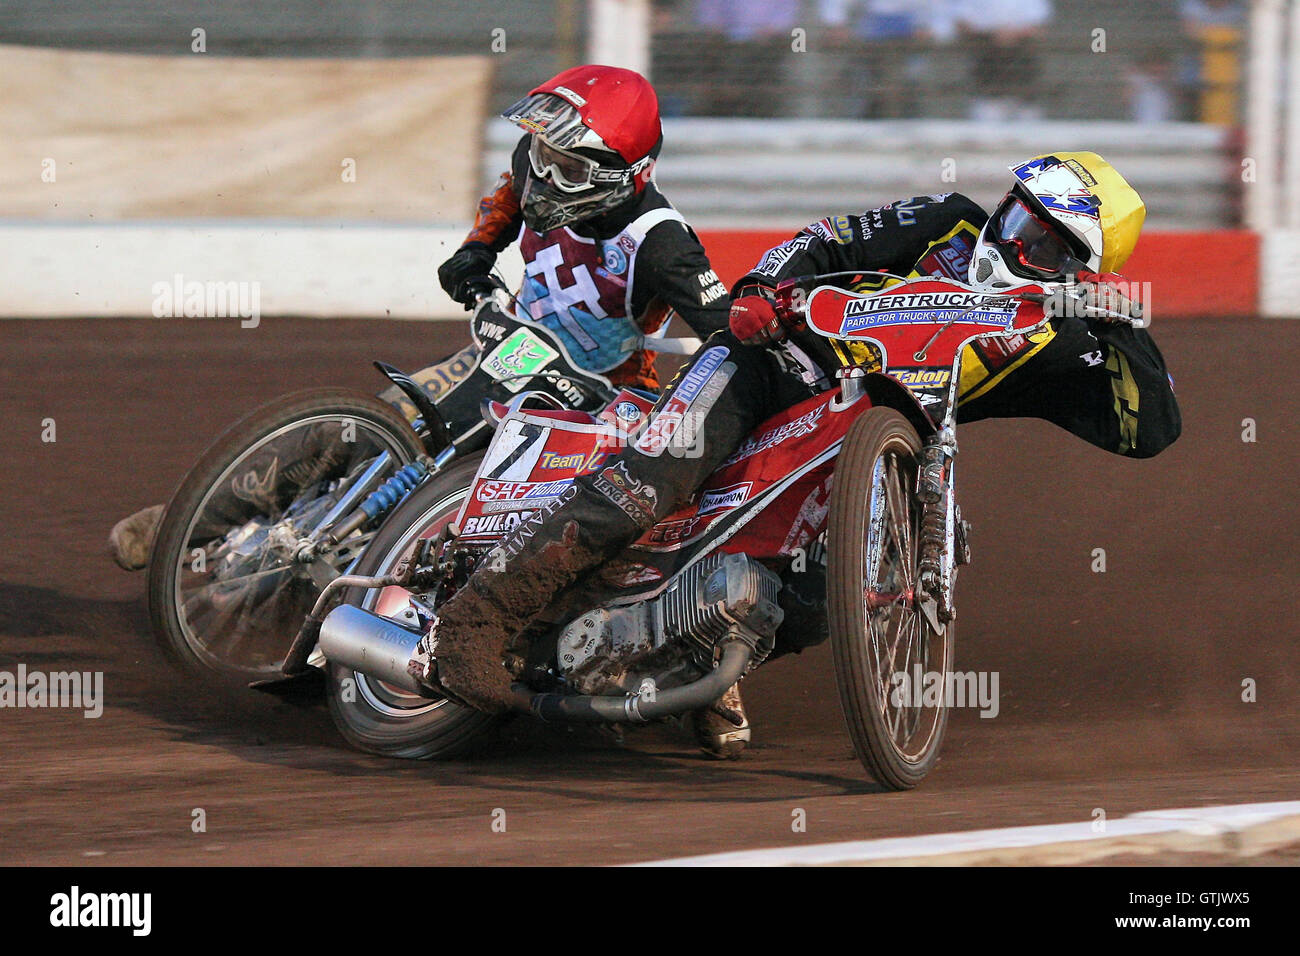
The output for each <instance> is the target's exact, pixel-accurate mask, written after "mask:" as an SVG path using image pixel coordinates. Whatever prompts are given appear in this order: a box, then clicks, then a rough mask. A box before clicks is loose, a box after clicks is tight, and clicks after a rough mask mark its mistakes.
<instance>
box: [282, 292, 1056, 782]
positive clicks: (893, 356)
mask: <svg viewBox="0 0 1300 956" xmlns="http://www.w3.org/2000/svg"><path fill="white" fill-rule="evenodd" d="M830 278H834V276H823V277H819V278H818V279H814V280H803V281H802V282H800V283H794V284H788V285H785V286H783V287H782V288H781V290H779V293H778V299H779V302H780V303H781V304H782V305H783V307H784V308H787V309H789V310H791V311H797V312H800V313H802V315H803V317H804V318H805V319H806V321H807V323H808V325H809V327H810V328H812V329H813V330H814V331H816V332H817V333H819V334H821V335H823V336H826V337H828V338H832V339H839V340H843V341H848V342H854V343H868V344H870V345H871V346H874V351H875V353H876V356H877V359H878V365H875V366H865V365H864V366H858V367H847V368H844V369H842V370H841V371H840V374H839V381H838V386H837V387H836V388H833V389H831V390H829V391H827V392H824V393H822V394H820V395H817V396H815V397H812V398H809V399H807V400H806V401H804V402H801V403H800V404H797V405H795V406H793V407H791V408H788V409H786V410H784V411H782V412H781V413H779V414H778V415H775V416H774V417H772V418H771V419H769V420H767V421H766V422H764V423H763V424H762V425H760V426H759V427H758V428H757V429H756V430H755V431H754V432H753V433H752V434H751V435H750V436H749V437H748V438H747V439H746V440H745V441H744V442H743V443H742V444H741V445H740V447H739V448H737V449H736V451H735V452H734V454H732V455H731V456H730V457H729V458H728V459H727V460H726V461H725V462H723V463H722V465H721V466H720V467H719V468H717V469H716V470H715V471H714V472H713V474H712V475H711V476H710V477H709V479H708V480H707V481H706V482H705V483H704V485H703V486H702V487H701V488H700V489H699V491H698V492H697V494H696V495H695V496H694V497H693V499H692V500H691V501H690V503H689V504H688V505H687V506H686V507H683V508H681V509H679V510H678V511H676V512H674V513H673V514H670V515H668V516H667V517H666V518H664V519H663V520H662V521H660V522H659V523H658V524H656V525H655V526H654V527H653V528H651V529H650V530H649V531H648V532H647V533H646V534H645V535H644V536H643V537H641V538H640V539H639V540H637V541H636V542H634V543H633V544H632V545H631V546H630V547H628V548H627V549H626V550H625V551H624V552H623V553H621V554H620V555H618V556H617V557H616V558H615V559H614V560H612V561H609V562H608V563H607V564H606V565H604V566H602V567H601V568H599V569H597V570H596V571H595V572H594V573H592V574H591V575H590V576H588V578H587V579H585V580H584V581H583V582H581V583H580V584H579V585H578V586H576V587H575V588H572V589H570V590H569V591H568V592H566V593H565V594H563V595H562V596H561V597H560V598H558V599H557V600H556V602H555V603H554V604H553V605H552V606H551V608H549V609H548V611H547V612H546V613H545V614H543V616H542V620H541V621H540V622H538V623H537V624H535V625H533V626H530V627H529V628H528V629H527V630H526V631H525V632H524V633H523V634H521V635H518V636H517V637H516V639H515V640H514V642H513V643H512V644H511V647H510V649H509V651H508V653H507V656H506V658H505V660H504V661H503V666H505V667H507V668H508V669H509V670H510V671H511V673H512V674H513V675H514V678H515V684H514V690H515V693H516V696H517V701H516V703H517V707H518V709H519V710H521V711H525V712H529V713H531V714H533V715H535V716H538V717H541V718H543V719H546V720H557V721H564V720H568V721H589V722H590V721H594V722H608V723H623V724H627V723H645V722H649V721H654V720H659V719H664V718H669V717H673V716H676V715H680V714H684V713H687V712H689V711H691V710H695V709H697V708H699V707H702V706H706V705H708V704H709V703H711V702H713V701H714V700H716V699H718V698H719V697H720V696H721V695H722V693H723V692H724V691H725V690H726V689H727V688H728V687H730V686H731V685H732V684H733V683H735V682H736V681H737V680H739V679H741V678H742V677H743V676H744V675H745V674H746V673H747V672H749V671H751V670H752V669H753V668H754V667H756V666H758V665H759V664H761V663H762V662H763V661H764V660H765V659H766V658H767V657H768V656H769V655H770V654H771V653H772V651H773V649H774V647H776V646H779V645H781V644H782V643H783V642H782V640H781V639H782V638H783V637H786V638H788V639H787V640H786V641H784V643H785V644H786V645H787V646H788V645H790V644H792V643H793V644H794V645H796V646H797V645H798V643H799V641H800V639H801V635H800V634H797V633H796V634H787V635H782V633H781V629H782V628H787V629H789V628H796V629H798V630H800V631H807V629H808V627H809V625H808V621H807V618H806V616H801V617H800V619H799V620H798V621H795V620H794V617H795V615H793V614H792V613H791V612H792V603H791V601H790V600H789V598H790V592H791V588H792V586H793V584H794V578H795V577H796V576H797V575H798V573H800V571H801V570H802V571H806V570H807V568H808V566H809V565H810V564H812V565H820V566H822V567H824V581H825V585H824V597H825V617H824V623H823V624H822V625H821V626H822V627H823V628H824V629H828V630H829V639H830V642H831V647H832V652H833V659H834V666H835V672H836V678H837V684H838V687H839V692H840V699H841V702H842V704H843V711H844V715H845V719H846V721H847V724H848V728H849V733H850V735H851V737H852V741H853V746H854V749H855V752H856V753H857V756H858V758H859V759H860V760H861V762H862V764H863V766H864V767H865V768H866V769H867V771H868V772H869V773H870V774H871V776H872V777H874V778H875V779H876V780H877V781H878V782H879V783H880V784H881V785H883V786H884V787H887V788H890V789H895V790H902V789H907V788H911V787H914V786H916V785H917V784H918V783H920V781H921V780H922V779H923V778H924V777H925V776H926V774H927V773H929V771H930V770H931V769H932V768H933V767H934V765H935V762H936V760H937V759H938V756H939V751H940V745H941V743H942V740H943V736H944V730H945V726H946V723H947V717H948V713H947V707H946V706H945V702H944V700H943V699H942V695H939V696H940V699H938V700H937V701H936V700H934V699H932V695H918V694H904V695H900V694H898V693H895V692H893V691H894V690H895V688H896V686H897V675H899V674H905V675H909V676H910V675H912V674H914V673H916V672H917V671H918V670H919V671H920V672H922V673H925V674H937V675H939V677H940V679H946V678H947V676H948V675H950V674H951V672H952V668H953V653H954V630H955V628H954V625H955V617H956V605H955V599H954V589H955V584H956V577H957V570H958V568H959V567H960V566H961V565H963V564H965V563H967V562H968V561H969V549H968V546H967V537H968V530H969V529H968V525H967V524H966V522H964V521H963V520H962V517H961V511H960V508H959V507H958V505H957V500H956V472H955V460H956V457H957V437H956V407H957V386H958V377H959V372H960V362H961V355H962V351H963V349H964V347H965V346H966V345H968V344H969V343H971V342H973V341H975V340H976V339H981V338H1014V337H1017V336H1025V335H1028V334H1031V333H1032V332H1034V331H1035V330H1036V329H1039V328H1040V327H1042V326H1043V325H1045V324H1046V323H1047V321H1048V318H1049V309H1048V308H1047V305H1048V302H1049V297H1048V296H1047V295H1046V294H1045V293H1044V290H1043V288H1042V287H1040V286H1037V285H1025V286H1020V287H1016V288H1014V289H1009V290H1006V291H1003V292H998V293H989V292H988V291H982V290H978V289H975V288H973V287H970V286H966V285H963V284H960V283H956V282H952V281H949V280H946V279H934V278H920V279H911V280H905V279H900V278H898V277H891V278H892V279H893V280H894V284H893V285H891V286H889V287H888V288H886V289H884V290H882V291H879V292H875V293H872V294H856V293H853V292H849V291H845V290H844V289H841V288H837V287H835V286H831V285H827V284H824V283H825V280H826V279H830ZM527 404H528V402H527V395H526V394H523V395H520V396H518V397H517V398H516V399H515V400H513V401H512V402H510V403H509V405H501V404H498V403H488V407H487V408H486V410H485V414H487V415H488V416H489V417H490V418H491V419H492V420H493V422H494V424H495V434H494V436H493V439H492V443H491V445H490V446H489V448H488V450H487V453H486V455H485V457H484V458H483V459H482V460H481V462H467V463H465V465H464V466H463V468H464V470H465V471H466V473H464V474H461V473H459V472H457V471H455V470H454V469H453V470H452V471H449V472H448V473H445V474H441V475H438V476H436V477H435V478H434V479H433V480H431V481H429V482H427V483H426V484H424V485H423V486H421V487H420V488H418V489H416V490H415V491H414V492H413V493H412V494H411V495H410V496H409V498H407V500H405V501H404V502H403V503H402V504H401V505H400V506H399V507H398V508H397V509H396V510H395V511H394V512H393V513H392V514H391V515H390V516H389V518H388V519H387V521H386V522H385V523H384V524H383V525H382V526H381V527H380V529H379V531H378V532H377V533H376V535H375V538H374V540H373V541H372V542H371V543H370V546H369V548H368V549H367V550H366V553H365V555H364V556H363V557H362V559H361V561H360V562H359V563H358V566H357V567H356V568H355V573H353V574H350V575H346V576H345V577H343V578H340V579H339V580H337V581H336V582H334V584H332V585H331V586H330V588H329V589H328V590H327V593H325V594H323V595H322V597H321V600H320V601H319V602H318V603H317V606H316V609H315V610H314V612H313V615H312V616H311V617H310V618H309V619H308V623H307V625H305V626H304V628H303V631H302V632H301V633H300V635H299V640H298V645H299V646H300V648H303V649H305V648H306V647H307V646H308V645H313V646H314V645H315V643H316V641H317V639H318V640H319V646H318V647H314V649H315V650H318V651H319V652H320V653H319V654H317V655H315V656H316V658H317V659H320V658H323V659H324V661H325V662H326V663H325V666H326V667H327V668H328V673H329V677H330V680H329V686H328V700H329V705H330V710H331V714H332V716H333V718H334V720H335V722H336V724H337V725H338V727H339V729H340V731H341V732H342V733H343V735H344V736H345V737H346V738H347V739H348V740H349V741H350V742H351V743H352V744H354V745H355V746H357V747H360V748H362V749H364V750H368V751H371V752H374V753H380V754H386V755H390V756H398V757H408V758H428V757H442V756H447V755H450V754H453V753H456V752H459V751H460V750H462V749H463V748H464V747H466V746H467V745H469V744H470V743H471V742H472V741H473V740H475V739H476V738H478V737H480V736H481V735H483V734H485V733H488V732H489V731H490V729H491V727H492V725H493V723H494V721H495V720H496V719H497V718H496V717H493V716H489V715H487V714H483V713H480V712H478V711H475V710H473V709H471V708H469V707H467V706H465V705H463V704H461V703H458V702H456V701H454V700H452V699H449V698H447V697H444V696H441V695H439V694H438V693H437V692H436V691H435V690H433V689H431V688H429V687H428V686H426V685H424V684H422V683H421V682H420V681H419V680H418V679H417V678H416V677H414V676H412V674H411V673H410V672H408V663H409V662H410V660H411V658H412V657H413V655H414V653H415V648H416V644H417V642H418V641H419V640H420V639H421V637H422V636H423V635H424V634H425V633H427V632H428V630H429V628H430V627H431V626H432V624H433V622H434V620H435V618H436V615H437V610H438V606H439V605H440V603H441V602H443V601H445V600H446V599H447V598H448V597H449V596H450V595H451V594H454V593H455V591H456V590H457V589H458V588H459V587H461V586H463V585H464V583H465V581H466V580H467V579H468V577H469V575H470V574H471V573H472V572H473V569H474V567H475V565H476V564H477V563H478V562H480V561H481V560H483V559H484V556H485V555H487V554H489V553H490V551H491V549H492V548H493V547H494V546H495V545H496V543H497V542H498V541H500V540H501V538H502V537H503V536H504V535H505V534H507V533H508V532H509V531H511V530H512V529H513V528H515V527H517V526H518V525H519V523H520V522H522V521H526V520H527V519H528V518H529V517H531V516H532V515H534V514H535V513H536V512H537V510H538V509H540V508H543V507H545V506H546V505H547V504H548V503H549V502H552V501H554V500H555V499H556V498H557V497H558V496H560V495H562V494H563V493H564V490H565V489H566V488H567V487H568V485H569V484H570V483H571V482H572V481H573V479H574V478H575V477H577V476H578V475H582V474H588V473H591V472H594V471H597V470H599V469H601V468H602V467H603V465H604V463H605V461H606V460H607V459H608V457H609V455H610V454H611V453H612V452H613V451H614V450H616V448H617V447H618V445H619V444H620V442H622V441H626V440H627V436H628V434H629V433H632V434H635V433H636V430H637V429H638V427H639V426H640V424H641V423H642V422H643V421H644V419H645V418H646V417H647V415H648V414H649V411H650V407H649V403H648V402H646V401H644V400H638V398H637V397H636V396H631V395H626V394H625V395H622V396H619V397H618V398H616V399H615V400H614V401H612V402H611V403H610V404H609V405H608V406H607V407H606V408H605V409H603V410H602V411H600V412H598V413H596V414H589V413H584V412H580V411H574V410H570V409H536V408H529V407H526V405H527ZM471 468H472V469H473V473H472V474H470V473H469V469H471ZM605 474H607V475H608V474H609V472H605ZM801 565H802V568H801ZM339 591H342V592H343V597H344V600H343V603H341V604H339V605H338V606H336V607H334V608H333V610H330V611H329V613H328V615H327V616H326V615H325V614H324V611H325V610H326V609H327V608H328V607H329V605H330V604H331V603H332V601H333V600H334V599H335V598H336V597H337V592H339ZM822 633H825V630H823V632H822Z"/></svg>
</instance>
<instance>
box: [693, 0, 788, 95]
mask: <svg viewBox="0 0 1300 956" xmlns="http://www.w3.org/2000/svg"><path fill="white" fill-rule="evenodd" d="M799 7H800V4H799V0H745V2H743V3H741V2H736V0H696V9H695V20H696V24H697V25H698V26H699V27H700V28H701V29H702V30H703V31H705V33H706V34H708V35H710V38H711V39H712V40H713V41H714V44H713V46H712V50H711V51H710V52H711V53H712V55H713V56H714V57H715V59H714V64H715V66H714V70H715V72H714V75H713V79H712V82H711V83H709V84H708V85H707V86H706V87H705V89H704V90H702V91H701V98H700V102H699V103H698V105H697V110H696V111H697V112H699V113H702V114H703V115H706V116H780V115H782V114H784V113H786V112H789V111H790V107H789V104H790V102H792V100H791V98H789V97H787V96H784V95H783V93H784V89H783V88H784V86H785V83H784V80H785V77H786V75H787V71H788V70H789V67H790V59H791V56H792V54H793V50H792V46H791V43H792V37H791V31H792V30H793V29H794V28H795V27H796V26H798V25H799V23H798V21H799V13H800V10H799Z"/></svg>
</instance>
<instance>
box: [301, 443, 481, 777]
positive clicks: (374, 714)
mask: <svg viewBox="0 0 1300 956" xmlns="http://www.w3.org/2000/svg"><path fill="white" fill-rule="evenodd" d="M482 459H483V456H482V455H474V456H472V457H469V458H466V459H465V460H464V461H460V462H457V463H456V464H454V465H452V466H451V467H449V468H447V469H446V470H445V471H443V472H442V473H440V474H438V475H436V476H435V477H434V478H432V479H431V480H429V481H427V482H425V483H424V484H423V485H421V486H420V487H419V488H417V489H416V490H415V491H414V492H412V493H411V496H410V497H409V498H407V499H406V500H405V501H403V502H402V503H401V505H399V506H398V507H397V509H396V510H395V511H394V512H393V513H392V514H391V515H390V516H389V517H388V520H387V521H385V522H384V524H383V525H382V526H381V527H380V529H379V531H378V533H377V534H376V535H375V538H374V540H373V541H372V542H371V543H370V547H369V548H368V549H367V551H366V554H365V556H364V557H363V558H362V559H361V562H360V563H359V564H358V565H357V568H356V572H355V573H357V574H365V575H382V574H387V573H389V572H390V571H392V570H393V569H394V568H395V567H396V566H397V565H398V563H400V562H401V561H402V559H403V558H405V557H406V556H407V555H409V554H410V553H411V552H412V550H414V548H415V546H416V544H417V542H419V541H421V540H422V539H424V538H428V537H432V536H434V535H436V534H437V533H438V532H439V531H440V530H442V529H443V528H444V527H446V525H448V524H449V523H450V522H451V521H452V520H454V519H455V517H456V514H457V512H459V511H460V506H461V504H462V503H463V502H464V500H465V497H466V495H468V494H469V490H470V486H471V485H472V484H473V481H474V475H475V474H476V473H477V472H478V466H479V462H481V461H482ZM409 596H410V592H408V591H407V590H406V589H405V588H400V587H387V588H382V589H378V590H361V589H354V590H350V591H349V592H348V594H347V595H346V596H345V601H347V602H348V603H351V604H355V605H357V606H358V607H362V608H365V609H366V610H367V611H371V612H373V613H375V614H381V615H385V616H389V615H395V614H396V613H397V612H398V611H399V610H400V609H401V608H403V607H405V606H406V604H407V599H408V597H409ZM327 699H328V701H329V710H330V716H331V717H333V718H334V723H335V724H336V725H337V727H338V729H339V732H340V733H342V734H343V736H344V737H345V738H346V739H347V741H348V743H350V744H352V745H353V746H354V747H357V748H358V749H361V750H366V751H369V752H370V753H375V754H382V755H384V756H387V757H403V758H406V759H409V760H423V759H429V758H442V757H450V756H453V755H455V754H457V753H460V752H461V751H463V750H464V749H465V748H466V747H468V746H469V745H470V744H471V743H472V742H473V741H475V740H476V739H478V738H479V737H482V736H483V735H484V734H486V733H487V732H488V731H489V730H491V728H492V727H493V726H495V725H496V724H497V723H498V721H499V720H500V719H501V718H499V717H495V716H492V715H488V714H484V713H481V712H479V711H477V710H474V709H473V708H471V707H466V706H464V705H463V704H457V703H455V702H454V701H451V700H447V699H446V698H441V697H439V698H433V699H431V698H428V697H420V696H418V695H416V694H412V693H411V692H410V691H408V690H404V689H403V688H400V687H396V686H394V685H392V684H388V683H385V682H384V681H380V680H376V679H375V678H373V677H368V676H367V675H365V674H363V673H361V672H360V671H356V670H353V669H352V668H350V667H343V666H341V665H338V664H330V665H329V688H328V691H327Z"/></svg>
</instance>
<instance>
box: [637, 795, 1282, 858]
mask: <svg viewBox="0 0 1300 956" xmlns="http://www.w3.org/2000/svg"><path fill="white" fill-rule="evenodd" d="M1104 823H1105V827H1104V829H1094V822H1093V821H1092V820H1086V821H1082V822H1079V823H1058V824H1049V825H1046V826H1031V827H1009V828H1005V829H1000V830H970V831H966V832H958V833H935V834H929V835H926V836H915V837H895V838H892V839H886V840H861V841H856V842H849V843H822V844H817V845H815V846H806V847H781V848H777V849H770V850H744V851H740V852H737V853H716V854H712V855H709V856H691V857H680V858H678V859H671V860H656V861H652V862H649V863H642V864H638V865H640V866H837V865H839V866H843V865H850V866H851V865H870V864H874V863H903V862H906V863H915V864H947V863H983V862H1017V863H1034V862H1037V863H1043V862H1070V861H1076V862H1077V861H1079V860H1082V859H1095V858H1097V857H1100V856H1108V855H1113V854H1115V853H1123V852H1138V853H1143V852H1146V853H1150V852H1154V851H1156V850H1160V849H1180V850H1196V849H1209V850H1222V851H1225V852H1231V851H1233V850H1236V851H1237V852H1240V851H1241V848H1242V845H1243V840H1242V837H1243V834H1245V833H1246V831H1252V834H1253V835H1254V837H1255V839H1254V841H1253V842H1254V843H1255V844H1256V851H1257V852H1258V851H1259V850H1261V849H1268V848H1271V847H1272V846H1277V845H1283V844H1285V843H1290V842H1293V841H1297V840H1300V801H1282V802H1278V803H1247V804H1239V805H1236V806H1221V807H1191V808H1187V809H1175V810H1149V811H1146V812H1143V813H1134V814H1131V815H1129V816H1126V817H1121V818H1119V819H1115V820H1106V821H1104ZM1264 829H1267V830H1268V831H1269V833H1268V835H1267V836H1265V834H1264V832H1263V831H1264ZM1036 848H1042V850H1041V851H1039V850H1036ZM1017 851H1027V852H1017Z"/></svg>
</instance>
